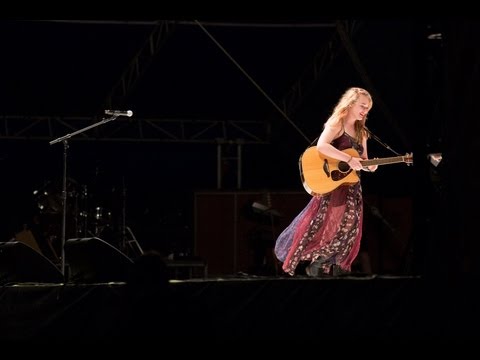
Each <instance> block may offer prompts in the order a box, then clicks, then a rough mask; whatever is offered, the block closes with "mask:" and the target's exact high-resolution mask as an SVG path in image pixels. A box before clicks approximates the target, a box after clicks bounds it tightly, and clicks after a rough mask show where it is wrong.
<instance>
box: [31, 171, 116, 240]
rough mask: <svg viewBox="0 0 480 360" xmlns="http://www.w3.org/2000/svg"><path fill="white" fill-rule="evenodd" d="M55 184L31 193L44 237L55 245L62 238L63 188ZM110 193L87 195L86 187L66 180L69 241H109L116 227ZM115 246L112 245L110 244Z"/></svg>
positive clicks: (67, 233) (50, 182) (67, 234)
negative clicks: (81, 239)
mask: <svg viewBox="0 0 480 360" xmlns="http://www.w3.org/2000/svg"><path fill="white" fill-rule="evenodd" d="M59 185H60V184H58V183H56V182H55V181H47V182H46V183H45V184H44V185H43V186H41V187H40V188H39V189H36V190H34V191H33V201H34V207H35V209H36V213H37V218H38V219H39V223H40V224H41V227H42V229H43V233H44V236H45V237H46V238H49V239H51V240H52V242H55V239H60V237H61V226H62V211H63V201H62V187H61V186H59ZM112 196H114V194H113V191H111V192H106V193H102V194H100V193H97V192H93V191H92V192H90V191H89V186H87V185H85V184H80V183H79V182H77V181H76V180H74V179H71V178H68V179H67V192H66V201H67V204H66V236H67V239H68V238H83V237H98V238H102V239H103V240H105V241H107V242H111V241H115V239H113V238H112V236H113V234H114V233H115V231H117V227H118V226H119V224H117V223H116V221H115V220H116V218H115V216H114V215H115V213H114V211H113V210H112V206H113V201H111V199H109V197H112ZM112 245H115V244H112Z"/></svg>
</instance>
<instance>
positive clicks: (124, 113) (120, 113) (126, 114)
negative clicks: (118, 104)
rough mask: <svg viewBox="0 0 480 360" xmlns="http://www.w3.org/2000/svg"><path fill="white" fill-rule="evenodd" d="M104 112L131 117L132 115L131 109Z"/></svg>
mask: <svg viewBox="0 0 480 360" xmlns="http://www.w3.org/2000/svg"><path fill="white" fill-rule="evenodd" d="M105 114H107V115H116V116H128V117H131V116H132V115H133V111H132V110H127V111H122V110H105Z"/></svg>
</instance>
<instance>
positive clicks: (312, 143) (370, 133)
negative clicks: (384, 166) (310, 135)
mask: <svg viewBox="0 0 480 360" xmlns="http://www.w3.org/2000/svg"><path fill="white" fill-rule="evenodd" d="M364 128H365V130H367V132H368V134H369V135H370V136H371V137H372V138H373V139H374V140H375V141H376V142H378V143H379V144H380V145H382V146H383V147H384V148H385V149H387V150H390V151H391V152H392V153H394V154H395V155H397V156H401V155H400V153H399V152H397V151H395V150H393V149H392V148H391V147H390V146H389V145H388V144H387V143H385V142H383V141H382V140H381V139H380V138H379V137H378V136H377V135H375V134H374V133H373V132H372V131H371V130H370V129H369V128H367V127H366V126H364ZM319 137H320V135H318V136H317V137H316V138H315V139H314V140H313V141H312V142H311V143H310V145H309V146H313V145H315V143H316V142H317V140H318V138H319Z"/></svg>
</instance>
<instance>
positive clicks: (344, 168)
mask: <svg viewBox="0 0 480 360" xmlns="http://www.w3.org/2000/svg"><path fill="white" fill-rule="evenodd" d="M338 170H340V171H341V172H350V171H349V170H351V169H350V165H348V164H347V163H346V162H345V161H340V162H339V163H338Z"/></svg>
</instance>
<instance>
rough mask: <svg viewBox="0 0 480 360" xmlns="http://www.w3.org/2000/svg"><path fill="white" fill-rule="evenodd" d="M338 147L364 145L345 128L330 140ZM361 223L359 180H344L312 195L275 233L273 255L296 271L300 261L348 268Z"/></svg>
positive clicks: (326, 269)
mask: <svg viewBox="0 0 480 360" xmlns="http://www.w3.org/2000/svg"><path fill="white" fill-rule="evenodd" d="M332 145H333V146H335V147H336V148H337V149H339V150H344V149H347V148H352V147H353V148H354V149H355V150H356V151H357V152H358V153H359V154H360V155H361V154H362V153H363V147H362V145H361V144H358V143H357V142H356V141H355V139H353V138H352V137H350V136H349V135H348V134H347V133H346V132H344V133H343V134H342V135H341V136H340V137H338V138H337V139H335V140H334V141H332ZM362 225H363V199H362V187H361V183H360V181H358V182H357V183H356V184H353V185H348V184H343V185H341V186H339V187H338V188H336V189H335V190H333V191H331V192H330V193H328V194H325V195H322V196H314V197H312V199H311V200H310V201H309V203H308V204H307V206H306V207H305V208H304V209H303V210H302V211H301V212H300V213H299V214H298V215H297V216H296V217H295V219H293V221H292V222H291V223H290V225H288V226H287V227H286V228H285V230H283V232H282V233H281V234H280V235H279V236H278V238H277V241H276V243H275V255H276V256H277V258H278V259H279V260H280V261H282V262H283V265H282V269H283V270H284V271H285V272H286V273H288V274H290V275H292V276H293V275H294V274H295V269H296V267H297V265H298V264H299V263H300V262H301V261H315V260H317V262H320V263H321V271H323V272H324V273H329V271H330V267H331V266H332V265H333V264H336V265H339V266H340V267H341V269H342V270H344V271H347V272H348V271H350V270H351V265H352V262H353V261H354V260H355V258H356V256H357V255H358V251H359V249H360V240H361V238H362Z"/></svg>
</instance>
